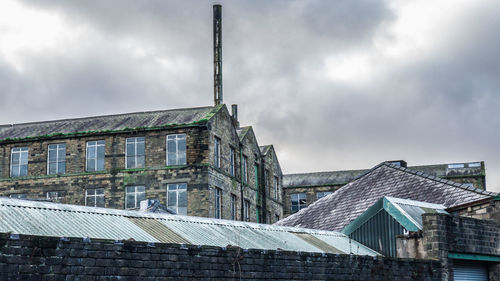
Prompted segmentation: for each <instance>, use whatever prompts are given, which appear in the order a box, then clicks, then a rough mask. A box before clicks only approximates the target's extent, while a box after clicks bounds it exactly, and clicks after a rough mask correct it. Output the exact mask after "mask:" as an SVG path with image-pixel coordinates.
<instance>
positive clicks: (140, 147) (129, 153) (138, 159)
mask: <svg viewBox="0 0 500 281" xmlns="http://www.w3.org/2000/svg"><path fill="white" fill-rule="evenodd" d="M125 158H126V161H125V168H126V169H134V168H144V137H137V138H127V140H126V149H125Z"/></svg>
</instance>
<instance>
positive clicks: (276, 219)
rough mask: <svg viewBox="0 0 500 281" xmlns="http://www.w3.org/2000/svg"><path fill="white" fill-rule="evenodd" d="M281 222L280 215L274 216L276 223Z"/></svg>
mask: <svg viewBox="0 0 500 281" xmlns="http://www.w3.org/2000/svg"><path fill="white" fill-rule="evenodd" d="M279 220H280V215H278V214H274V222H277V221H279Z"/></svg>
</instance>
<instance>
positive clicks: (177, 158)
mask: <svg viewBox="0 0 500 281" xmlns="http://www.w3.org/2000/svg"><path fill="white" fill-rule="evenodd" d="M172 165H186V134H178V135H168V136H167V166H172Z"/></svg>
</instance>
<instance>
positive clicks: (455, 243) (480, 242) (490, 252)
mask: <svg viewBox="0 0 500 281" xmlns="http://www.w3.org/2000/svg"><path fill="white" fill-rule="evenodd" d="M422 220H423V230H422V231H421V232H420V233H416V234H414V235H413V236H408V237H398V239H397V241H396V245H397V246H396V247H397V249H398V257H405V258H416V257H419V258H427V259H436V260H440V261H441V262H442V263H443V266H444V270H443V276H444V278H445V279H444V280H448V279H447V278H449V280H453V272H452V270H451V268H452V267H453V259H451V258H449V255H450V254H455V255H457V254H458V255H460V254H462V255H463V257H464V258H466V257H471V258H472V256H471V255H476V256H477V255H480V256H481V257H482V258H483V259H486V260H490V261H491V263H490V264H489V270H490V275H492V276H493V277H491V278H490V280H491V281H498V280H500V275H495V274H494V272H498V270H499V266H500V265H499V263H498V261H497V262H494V260H495V259H497V258H498V257H500V224H499V223H497V222H495V221H491V220H479V219H474V218H467V217H459V216H456V215H454V216H450V215H447V214H424V215H422ZM471 260H474V259H471Z"/></svg>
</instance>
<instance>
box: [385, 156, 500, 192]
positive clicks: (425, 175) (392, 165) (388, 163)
mask: <svg viewBox="0 0 500 281" xmlns="http://www.w3.org/2000/svg"><path fill="white" fill-rule="evenodd" d="M381 164H384V165H386V166H387V167H390V168H393V169H397V170H400V171H402V172H406V173H409V174H413V175H416V176H420V177H423V178H427V179H430V180H433V181H436V182H440V183H444V184H448V185H451V186H454V187H458V188H461V189H463V190H468V191H472V192H475V193H479V194H482V195H487V196H495V195H496V194H497V193H495V192H491V191H486V190H482V189H479V188H475V187H468V186H465V185H463V184H461V183H458V182H454V181H450V180H447V179H443V178H440V177H436V176H433V175H429V174H427V173H424V172H422V171H415V170H412V169H410V168H405V167H401V166H398V165H394V164H392V163H390V162H383V163H381Z"/></svg>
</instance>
